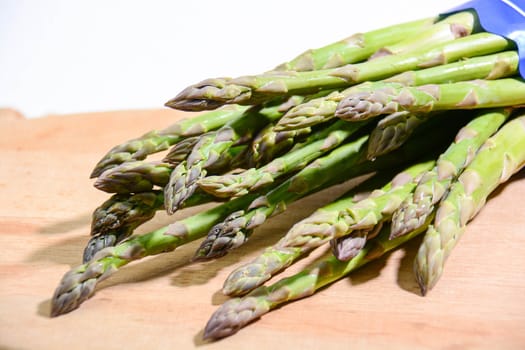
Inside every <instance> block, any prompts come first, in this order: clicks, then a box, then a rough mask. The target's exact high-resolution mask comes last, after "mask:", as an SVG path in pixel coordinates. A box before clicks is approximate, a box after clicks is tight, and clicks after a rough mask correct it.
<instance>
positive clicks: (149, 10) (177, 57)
mask: <svg viewBox="0 0 525 350" xmlns="http://www.w3.org/2000/svg"><path fill="white" fill-rule="evenodd" d="M462 2H464V1H460V0H410V1H409V0H395V1H394V0H391V1H386V0H383V1H381V0H366V1H352V0H346V1H322V0H321V1H319V0H318V1H309V0H304V1H283V0H281V1H277V0H265V1H244V2H243V1H233V0H222V1H213V0H200V1H175V0H173V1H167V0H149V1H111V0H105V1H104V0H91V1H66V0H62V1H61V0H49V1H38V0H33V1H30V0H25V1H24V0H21V1H20V0H0V108H2V107H3V108H14V109H16V110H18V111H19V112H21V113H22V114H24V115H25V116H26V117H28V118H34V117H41V116H45V115H46V114H51V113H53V114H70V113H79V112H95V111H105V110H118V109H143V108H163V104H164V102H165V101H167V100H168V99H170V98H171V97H173V96H175V95H176V94H177V93H178V92H179V91H180V90H181V89H183V88H184V87H185V86H187V85H189V84H192V83H196V82H198V81H200V80H202V79H205V78H208V77H218V76H239V75H245V74H256V73H259V72H262V71H265V70H268V69H271V68H273V67H274V66H276V65H277V64H279V63H281V62H282V61H287V60H289V59H291V58H293V57H295V56H296V55H298V54H299V53H301V52H303V51H304V50H306V49H308V48H315V47H320V46H324V45H326V44H328V43H331V42H333V41H336V40H339V39H342V38H344V37H347V36H349V35H351V34H354V33H356V32H363V31H367V30H371V29H377V28H380V27H383V26H386V25H390V24H395V23H400V22H404V21H411V20H416V19H420V18H424V17H430V16H433V15H435V14H438V13H440V12H443V11H446V10H447V9H450V8H452V7H454V6H456V5H459V4H461V3H462Z"/></svg>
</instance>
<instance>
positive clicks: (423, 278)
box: [414, 111, 525, 295]
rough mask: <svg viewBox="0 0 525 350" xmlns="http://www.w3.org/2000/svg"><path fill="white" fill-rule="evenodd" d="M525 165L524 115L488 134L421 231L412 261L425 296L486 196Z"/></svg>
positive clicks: (485, 199) (434, 283) (440, 273)
mask: <svg viewBox="0 0 525 350" xmlns="http://www.w3.org/2000/svg"><path fill="white" fill-rule="evenodd" d="M524 165H525V115H524V114H523V111H521V115H520V116H519V117H517V118H516V119H513V120H511V121H509V122H508V123H506V124H505V125H504V126H503V127H502V128H501V129H500V130H499V131H498V132H497V133H496V134H495V135H494V136H492V137H490V138H489V139H488V140H487V141H485V143H484V144H483V146H482V147H481V148H480V150H479V151H478V152H477V153H476V156H475V158H474V159H473V160H472V162H471V163H470V165H469V166H467V167H466V168H465V170H464V171H463V172H462V173H461V175H460V176H459V178H458V179H457V181H455V182H454V183H453V184H452V186H451V187H450V190H449V192H448V194H447V195H446V196H445V197H444V198H443V199H442V201H441V202H440V204H439V206H438V208H437V212H436V219H435V221H434V223H433V225H432V226H430V227H429V228H428V230H427V232H426V234H425V237H424V239H423V242H422V244H421V246H420V248H419V251H418V253H417V256H416V259H415V262H414V271H415V274H416V279H417V281H418V283H419V287H420V288H421V293H422V294H423V295H425V294H426V293H427V292H428V291H429V290H430V289H432V288H433V287H434V286H435V285H436V283H437V281H438V280H439V278H440V277H441V275H442V273H443V269H444V265H445V262H446V260H447V258H448V256H449V255H450V253H451V252H452V249H454V247H455V246H456V244H457V242H458V241H459V239H460V238H461V237H462V236H463V233H464V232H465V229H466V225H467V223H468V222H469V221H470V220H472V219H473V218H474V217H475V216H476V215H477V213H478V212H479V211H480V210H481V209H482V208H483V206H484V205H485V202H486V201H487V198H488V196H489V195H490V194H491V193H492V192H493V191H494V190H495V189H496V188H497V187H498V186H499V185H500V184H502V183H504V182H506V181H507V180H508V179H509V178H510V177H511V176H512V174H514V173H516V172H517V171H519V170H520V169H521V168H522V167H523V166H524Z"/></svg>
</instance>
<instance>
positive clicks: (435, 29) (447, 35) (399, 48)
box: [370, 11, 476, 59]
mask: <svg viewBox="0 0 525 350" xmlns="http://www.w3.org/2000/svg"><path fill="white" fill-rule="evenodd" d="M475 24H476V16H475V15H474V14H473V13H472V12H469V11H464V12H458V13H455V14H452V15H450V16H448V17H446V18H444V19H443V20H441V21H439V22H437V23H435V24H434V25H432V26H430V27H428V28H424V29H422V30H421V31H420V32H419V33H415V34H414V35H411V36H408V37H406V39H404V40H401V41H400V42H397V43H394V44H392V45H388V46H385V47H382V48H381V49H379V50H378V51H377V52H375V53H374V54H373V55H372V56H370V59H375V58H378V57H382V56H386V55H395V54H400V53H404V52H411V51H418V50H426V49H432V48H434V47H435V46H436V45H439V44H442V43H446V42H449V41H451V40H454V39H457V38H462V37H464V36H467V35H470V34H472V31H473V30H474V26H475Z"/></svg>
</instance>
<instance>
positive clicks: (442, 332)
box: [0, 110, 525, 350]
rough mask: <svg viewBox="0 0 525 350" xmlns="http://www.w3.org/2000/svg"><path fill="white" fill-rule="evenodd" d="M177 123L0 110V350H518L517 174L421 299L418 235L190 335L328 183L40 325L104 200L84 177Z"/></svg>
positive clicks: (524, 221)
mask: <svg viewBox="0 0 525 350" xmlns="http://www.w3.org/2000/svg"><path fill="white" fill-rule="evenodd" d="M181 115H182V114H180V113H179V114H178V113H177V112H174V111H169V110H159V111H131V112H125V111H124V112H111V113H93V114H85V115H75V116H68V117H64V116H49V117H45V118H41V119H35V120H25V119H23V117H21V116H20V115H17V114H16V113H14V112H12V111H11V112H10V111H3V112H1V113H0V194H1V200H0V246H1V247H2V252H1V254H0V348H2V349H4V348H7V349H66V348H67V349H106V350H110V349H168V348H169V349H187V348H192V347H203V348H206V349H246V348H261V349H263V348H264V349H268V348H272V349H284V348H286V349H297V348H300V349H338V348H340V349H350V348H352V349H405V350H406V349H450V350H451V349H524V348H525V278H524V273H525V270H524V266H525V216H524V215H523V207H524V206H523V204H524V200H523V198H524V197H525V176H524V175H525V174H524V172H523V171H522V172H521V173H519V174H517V176H515V177H514V179H513V181H511V182H510V183H509V184H507V185H506V186H504V187H503V188H501V190H499V191H498V193H497V194H496V195H494V196H493V198H492V199H491V200H490V202H489V203H488V204H487V206H486V207H485V208H484V210H483V211H482V212H481V213H480V214H479V215H478V217H477V218H476V219H475V220H474V221H473V222H472V223H471V224H470V226H469V228H468V231H467V233H466V235H465V236H464V237H463V239H462V240H461V242H460V244H459V246H458V247H457V248H456V249H455V251H454V252H453V254H452V256H451V257H450V259H449V261H448V263H447V266H446V270H445V273H444V275H443V277H442V279H441V280H440V282H439V284H438V285H437V287H436V288H435V289H434V290H433V291H431V292H430V294H429V295H428V296H427V297H425V298H423V297H421V296H420V295H419V294H418V292H417V288H416V284H415V282H414V280H413V276H412V260H413V257H414V254H415V251H416V249H417V244H418V242H419V240H416V241H414V242H411V243H409V244H408V245H406V246H405V247H404V248H402V249H400V250H398V251H395V252H394V253H392V254H389V255H388V256H386V257H385V258H383V259H380V260H378V261H376V262H374V263H372V264H370V265H368V266H365V267H364V268H363V269H361V270H360V271H357V272H356V273H354V274H353V275H352V276H351V277H348V278H346V279H343V280H341V281H339V282H337V283H335V284H334V285H332V286H330V287H328V288H325V289H323V290H322V291H320V292H319V293H318V294H317V295H315V296H313V297H310V298H308V299H304V300H301V301H297V302H294V303H291V304H288V305H286V306H285V307H283V308H281V309H279V310H276V311H274V312H271V313H270V314H268V315H265V316H264V317H262V319H260V320H258V321H257V322H255V323H253V324H252V325H250V326H248V327H246V328H245V329H243V330H241V331H240V332H239V333H238V334H236V335H234V336H232V337H230V338H227V339H224V340H222V341H219V342H217V343H213V344H206V343H203V342H202V341H201V340H200V338H201V336H202V329H203V327H204V325H205V323H206V321H207V320H208V317H209V316H210V315H211V313H212V312H213V311H214V310H215V309H216V308H217V307H218V305H219V304H220V303H221V302H223V301H225V300H226V298H225V297H224V296H222V295H221V293H220V288H221V286H222V282H223V280H224V279H225V277H226V276H227V275H228V273H229V271H231V270H232V269H233V268H235V267H237V266H239V265H240V264H242V263H243V262H247V261H248V260H250V259H251V258H253V257H254V256H255V255H256V254H257V253H258V252H260V251H261V250H262V249H263V248H264V247H265V246H266V245H269V244H271V243H273V242H275V241H276V240H277V239H278V237H279V235H281V234H283V233H284V232H286V230H287V228H289V227H290V226H291V225H292V224H293V223H294V222H295V221H297V220H298V219H300V218H301V217H304V216H306V215H308V214H309V213H310V212H311V211H313V210H314V209H315V208H316V206H317V205H320V204H322V203H324V202H327V201H328V200H329V199H330V198H333V197H334V196H336V195H337V194H338V193H339V192H340V191H341V188H336V189H333V190H331V191H325V192H323V193H322V194H320V195H316V196H313V197H309V198H306V199H304V200H303V201H301V202H300V203H298V204H296V205H293V206H292V207H291V208H290V210H289V211H288V213H287V214H285V215H281V216H277V217H275V218H273V219H271V220H270V221H269V222H268V223H267V224H266V225H264V226H263V227H262V228H261V229H259V230H257V231H256V232H255V234H254V235H253V237H252V239H251V240H250V241H249V242H248V243H247V244H246V245H245V246H243V247H242V248H240V249H238V250H237V251H235V252H233V253H231V254H229V255H227V256H226V257H224V258H222V259H220V260H218V261H214V262H206V263H199V264H188V259H189V258H190V257H191V256H192V254H193V252H194V250H195V248H196V247H197V244H198V242H193V243H192V244H189V245H188V246H184V247H181V248H180V249H178V250H176V251H175V252H172V253H168V254H163V255H159V256H155V257H151V258H148V259H145V260H144V261H139V262H135V263H133V264H131V265H129V266H126V267H124V268H123V269H122V270H121V271H119V272H117V273H116V274H115V275H113V276H112V277H111V278H110V279H108V280H107V281H105V282H103V283H102V284H101V285H100V286H99V288H98V289H97V293H96V294H95V295H94V297H93V298H92V299H90V300H88V301H87V302H85V303H84V304H83V305H82V306H81V307H80V308H79V309H78V310H76V311H74V312H72V313H69V314H67V315H64V316H61V317H58V318H54V319H51V318H50V317H49V310H50V297H51V295H52V293H53V290H54V288H55V287H56V285H57V283H58V282H59V280H60V278H61V277H62V275H63V274H64V273H65V272H66V271H67V270H68V269H69V268H71V267H73V266H76V265H77V264H79V263H80V257H81V252H82V250H83V247H84V244H85V243H86V242H87V240H88V229H89V225H90V215H91V212H92V211H93V209H94V208H95V207H97V206H98V205H99V204H100V203H101V202H102V201H103V200H105V199H106V198H107V197H108V194H105V193H103V192H99V191H97V190H96V189H94V187H92V180H90V179H88V174H89V172H90V170H91V168H92V167H93V165H94V164H95V162H96V161H97V160H98V159H99V158H100V157H101V156H102V155H103V154H104V153H105V152H106V151H107V150H108V149H109V148H110V147H111V146H113V145H115V144H117V143H119V142H121V141H123V140H127V139H129V138H132V137H135V136H138V135H140V134H142V133H144V132H146V131H148V130H150V129H155V128H163V127H165V126H167V125H169V124H171V123H172V122H173V121H174V120H175V119H176V118H178V117H180V116H181ZM199 209H200V208H195V209H189V210H185V211H183V212H181V213H178V214H176V216H175V217H174V218H173V217H168V216H167V215H165V214H163V213H159V215H158V216H156V217H155V219H154V220H153V221H151V222H149V223H147V224H145V225H144V226H143V227H141V228H140V229H139V230H138V232H147V231H149V230H152V229H154V228H158V227H160V226H163V225H166V224H168V223H170V222H172V221H173V220H175V219H176V218H180V217H183V216H185V215H190V214H191V213H192V212H195V211H196V210H199ZM308 263H309V261H308V260H307V261H303V262H301V264H300V266H304V265H306V264H308ZM293 271H294V269H291V270H290V271H287V272H286V273H285V274H284V275H286V274H289V273H291V272H293Z"/></svg>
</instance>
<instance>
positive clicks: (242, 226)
mask: <svg viewBox="0 0 525 350" xmlns="http://www.w3.org/2000/svg"><path fill="white" fill-rule="evenodd" d="M461 122H462V121H461V118H457V119H456V120H455V121H451V124H450V127H449V128H448V129H445V130H443V129H442V128H440V129H437V130H439V131H438V132H436V131H435V130H433V131H432V132H430V133H421V134H419V135H418V136H417V137H414V138H413V139H412V140H411V142H408V143H407V144H406V145H404V146H403V147H402V148H400V149H398V150H397V151H395V152H393V153H392V154H388V155H385V156H382V157H379V158H378V159H376V160H374V161H367V160H366V144H363V143H362V142H364V140H366V139H367V136H364V137H362V138H360V139H358V140H357V141H354V142H352V143H349V144H345V145H343V146H340V147H339V148H337V149H335V150H334V151H332V152H331V153H330V154H328V155H326V156H324V157H321V158H318V159H316V160H315V161H314V162H312V163H311V164H310V165H308V166H307V167H306V168H304V169H303V170H301V171H300V172H298V173H297V174H296V175H294V176H293V177H291V178H289V179H288V180H287V181H285V182H284V183H283V184H281V185H280V186H278V187H276V188H275V189H274V190H273V191H270V192H268V193H267V194H266V195H265V196H262V197H261V198H259V199H258V200H257V201H256V202H255V203H253V204H252V205H251V206H250V210H249V211H248V212H244V213H235V214H234V215H232V217H231V220H227V221H226V222H224V223H221V224H218V225H216V227H214V228H213V229H212V230H211V231H210V234H209V235H208V236H207V238H206V239H205V240H204V241H203V242H202V244H201V246H200V248H199V249H198V251H197V253H196V255H195V259H205V258H212V257H218V256H221V255H224V254H226V253H227V251H228V250H230V249H234V248H236V247H238V246H239V245H241V244H243V243H244V242H245V241H246V239H247V238H248V236H249V235H250V233H251V231H252V230H253V229H254V228H255V227H257V226H259V225H260V224H262V223H263V222H264V221H265V220H266V218H268V217H269V216H270V215H275V213H280V212H282V210H283V209H284V208H285V207H286V205H287V204H289V203H290V202H291V201H293V200H296V199H298V198H301V197H300V196H304V195H306V194H307V193H308V192H311V191H313V190H316V189H318V188H321V186H323V187H324V186H327V184H326V181H330V184H329V185H333V184H335V183H337V182H340V178H339V177H338V176H340V174H343V176H344V179H349V178H352V177H353V176H357V175H361V174H366V173H368V172H372V171H376V170H379V169H385V168H388V167H392V166H396V165H399V164H400V163H401V162H403V161H406V160H407V159H415V158H417V157H420V156H421V155H422V154H424V152H427V153H428V152H429V150H430V151H431V150H434V151H435V150H436V149H437V150H439V149H440V145H442V142H444V141H447V140H449V138H448V137H449V136H450V137H452V135H450V134H451V132H452V131H454V126H452V125H454V123H461ZM456 125H457V124H456ZM356 146H358V147H357V148H358V149H353V148H355V147H356ZM346 152H349V153H346ZM348 157H350V158H348ZM325 174H326V175H325ZM332 178H333V179H332ZM276 209H277V210H276ZM356 228H357V227H356Z"/></svg>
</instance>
